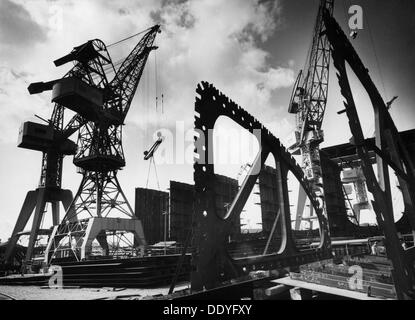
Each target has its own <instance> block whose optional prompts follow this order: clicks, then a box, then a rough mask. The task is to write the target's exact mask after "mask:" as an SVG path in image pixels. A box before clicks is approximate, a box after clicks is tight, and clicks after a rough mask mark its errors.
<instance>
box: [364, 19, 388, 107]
mask: <svg viewBox="0 0 415 320" xmlns="http://www.w3.org/2000/svg"><path fill="white" fill-rule="evenodd" d="M366 20H367V25H368V29H369V36H370V41H371V45H372V50H373V53H374V55H375V59H376V64H377V68H378V72H379V77H380V81H381V83H382V88H383V94H384V96H385V98H386V100H387V99H388V94H387V91H386V87H385V82H384V80H383V75H382V69H381V68H380V63H379V57H378V54H377V52H376V47H375V42H374V41H373V34H372V28H371V27H370V23H369V18H368V17H367V15H366Z"/></svg>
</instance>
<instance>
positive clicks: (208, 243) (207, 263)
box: [192, 82, 331, 290]
mask: <svg viewBox="0 0 415 320" xmlns="http://www.w3.org/2000/svg"><path fill="white" fill-rule="evenodd" d="M196 92H197V94H198V95H200V98H199V97H196V103H195V123H194V124H195V131H196V136H195V153H196V154H195V163H194V166H193V167H194V182H195V192H196V202H195V216H194V221H193V224H194V229H195V230H196V232H195V233H194V236H193V246H194V247H195V248H196V253H195V254H194V255H193V262H192V263H193V267H194V268H193V270H194V271H193V272H192V289H194V290H200V289H203V287H205V288H207V289H208V288H212V287H215V286H216V285H217V284H218V283H219V282H220V281H221V280H227V279H230V278H235V277H236V276H238V275H240V274H241V272H240V270H239V268H236V267H235V266H236V265H238V266H241V263H235V261H232V259H231V258H230V256H229V254H228V253H227V252H226V240H227V237H228V236H229V234H230V228H231V224H232V220H233V218H235V217H239V215H240V213H241V211H242V209H243V207H244V205H245V203H246V200H247V198H248V196H249V194H250V192H251V190H252V188H253V186H254V184H255V181H256V180H257V178H258V176H259V174H260V169H262V168H263V166H264V163H265V160H266V159H267V157H268V155H272V156H273V157H274V159H275V163H276V167H277V168H276V169H277V176H276V179H277V181H278V185H279V188H278V193H279V194H278V201H279V203H280V208H279V210H280V211H281V219H282V220H281V221H282V228H281V229H282V230H281V235H282V238H283V239H282V244H281V248H280V250H279V252H278V254H276V255H275V256H276V259H278V260H279V259H280V258H281V256H283V257H287V260H286V261H287V263H288V265H295V264H296V263H298V264H301V263H306V262H307V261H313V260H316V259H319V258H320V259H321V258H322V257H323V256H326V257H327V256H328V255H329V249H330V246H331V245H330V238H329V230H328V221H327V217H326V216H325V214H324V210H323V208H322V202H321V200H320V201H319V199H318V197H317V196H316V195H315V194H313V191H312V189H311V185H310V184H309V182H308V181H307V180H306V178H305V177H304V174H303V171H302V169H301V167H300V166H299V165H298V164H297V163H296V161H295V160H294V158H293V157H292V156H291V154H290V153H289V152H288V151H287V149H286V148H285V147H284V146H283V145H282V144H281V142H280V141H279V139H277V138H276V137H275V136H273V135H272V134H271V132H270V131H269V130H268V129H266V128H265V127H264V126H263V125H262V124H261V123H260V122H259V121H258V120H257V119H255V118H254V117H253V116H252V115H250V114H249V113H248V112H247V111H245V110H244V109H242V108H241V107H240V106H238V105H237V104H236V103H234V102H233V101H232V100H230V99H229V98H228V97H226V96H225V95H223V94H222V93H221V92H220V91H218V90H217V89H216V88H215V87H214V86H213V85H212V84H209V83H207V82H202V83H201V84H199V85H198V87H197V89H196ZM220 116H226V117H228V118H230V119H232V120H233V121H235V122H236V123H237V124H239V125H240V126H241V127H242V128H244V129H245V130H248V131H249V132H251V133H254V134H255V136H256V137H257V139H258V140H259V141H258V142H259V145H260V153H259V154H258V156H257V158H256V161H255V162H254V164H253V166H252V169H251V172H250V174H248V176H247V179H246V180H245V182H244V184H243V185H242V187H241V189H240V191H239V192H238V194H237V196H236V198H235V200H234V201H233V203H232V205H231V207H230V209H229V211H228V214H227V215H226V216H225V217H220V216H218V214H217V213H216V207H215V194H214V186H215V179H216V178H215V171H214V163H213V159H214V157H213V139H212V138H213V130H212V129H213V128H214V125H215V122H216V120H217V119H218V118H219V117H220ZM255 167H256V168H257V169H259V170H257V171H256V172H253V171H252V170H255ZM289 171H291V172H292V173H293V174H294V176H295V177H296V178H297V180H298V181H299V182H300V184H301V185H302V187H303V188H304V190H305V191H306V193H307V196H308V197H309V198H310V199H312V204H313V207H314V210H315V212H316V214H317V217H318V220H319V223H320V234H321V242H320V245H319V247H318V249H317V250H312V251H311V250H310V251H309V252H302V253H299V252H298V251H297V249H296V247H295V245H294V242H293V240H292V229H291V216H290V211H289V199H288V187H287V174H288V172H289ZM295 257H299V258H298V259H297V258H295ZM290 258H292V259H290ZM271 260H272V259H271ZM253 261H255V263H258V264H259V265H263V263H262V262H267V261H268V262H269V261H270V256H269V255H268V256H264V258H261V257H255V259H253ZM285 266H287V264H286V265H285Z"/></svg>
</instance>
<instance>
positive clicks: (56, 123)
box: [4, 68, 84, 263]
mask: <svg viewBox="0 0 415 320" xmlns="http://www.w3.org/2000/svg"><path fill="white" fill-rule="evenodd" d="M74 70H75V68H73V69H72V70H70V71H69V72H68V73H67V74H66V75H65V77H67V76H70V75H71V74H72V72H73V71H74ZM54 83H55V81H51V82H48V83H40V82H39V83H33V84H31V85H30V86H29V88H28V89H29V93H30V94H35V93H40V92H43V91H45V90H51V89H52V87H53V84H54ZM64 109H65V108H64V107H63V106H62V105H60V104H58V103H55V106H54V108H53V111H52V115H51V117H50V119H49V120H47V121H46V120H45V121H46V122H47V124H41V123H34V122H31V121H27V122H24V123H23V125H22V127H21V128H20V131H19V141H18V147H19V148H24V149H29V150H34V151H41V152H42V165H41V173H40V179H39V184H38V187H37V189H35V190H31V191H29V192H28V193H27V194H26V198H25V200H24V202H23V206H22V208H21V210H20V214H19V216H18V218H17V221H16V224H15V227H14V229H13V232H12V235H11V237H10V239H9V242H8V245H7V250H6V254H5V258H4V261H5V262H6V263H8V262H11V260H12V259H13V257H14V253H15V248H16V244H17V242H18V240H19V238H20V237H21V236H22V235H29V242H28V246H27V251H26V256H25V261H26V263H27V262H28V261H30V260H31V259H32V256H33V254H34V250H35V244H36V241H37V240H38V237H39V235H41V234H43V235H50V230H46V229H45V230H40V228H41V222H42V221H43V219H44V216H45V213H46V210H45V209H46V204H47V203H50V204H51V207H52V223H53V225H58V224H59V223H60V213H59V211H60V210H59V203H60V202H62V204H63V207H64V209H65V210H68V209H69V207H70V204H71V202H72V200H73V195H72V192H71V191H70V190H64V189H62V168H63V158H64V157H65V156H67V155H75V153H76V148H77V147H76V144H75V143H74V142H73V141H71V140H70V139H69V137H70V136H71V135H72V134H74V133H75V132H76V131H77V130H78V129H79V128H80V127H81V126H82V125H83V124H84V119H83V118H82V117H80V116H79V115H75V116H73V117H72V119H71V120H70V121H69V122H68V123H67V124H66V125H65V126H64V111H65V110H64ZM33 212H34V214H33ZM32 214H33V222H32V227H31V228H30V230H29V231H24V228H25V227H26V225H27V223H28V221H29V219H30V217H31V216H32Z"/></svg>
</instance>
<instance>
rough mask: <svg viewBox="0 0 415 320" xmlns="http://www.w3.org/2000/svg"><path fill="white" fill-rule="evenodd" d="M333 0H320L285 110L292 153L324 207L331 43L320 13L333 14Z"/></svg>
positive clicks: (299, 209)
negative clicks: (292, 123) (292, 117)
mask: <svg viewBox="0 0 415 320" xmlns="http://www.w3.org/2000/svg"><path fill="white" fill-rule="evenodd" d="M333 8H334V0H320V5H319V9H318V14H317V20H316V23H315V27H314V33H313V42H312V45H311V49H310V54H309V56H308V57H307V58H308V61H307V66H306V69H305V71H304V72H303V71H300V73H299V75H298V77H297V81H296V83H295V86H294V90H293V94H292V97H291V101H290V104H289V109H288V112H290V113H294V114H296V123H297V126H296V131H295V137H296V143H295V144H294V145H293V146H292V147H291V150H294V154H301V157H302V167H303V170H304V172H305V175H306V177H307V179H308V180H309V181H310V182H311V185H312V187H313V189H314V191H315V192H316V194H318V195H319V198H320V199H321V201H322V202H323V203H322V204H323V206H324V193H323V188H322V186H323V181H322V172H321V165H320V153H319V145H320V143H322V142H323V140H324V135H323V131H322V130H321V126H322V123H323V118H324V113H325V110H326V104H327V93H328V83H329V66H330V44H329V42H328V39H327V36H326V33H325V26H324V22H323V12H324V10H325V9H327V10H328V12H329V13H330V15H332V14H333ZM305 199H306V196H305V192H304V190H302V189H301V188H300V192H299V197H298V205H297V217H296V222H295V229H296V230H298V229H299V228H300V223H301V220H302V214H303V209H304V205H305Z"/></svg>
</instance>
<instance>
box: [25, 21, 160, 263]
mask: <svg viewBox="0 0 415 320" xmlns="http://www.w3.org/2000/svg"><path fill="white" fill-rule="evenodd" d="M159 31H160V26H158V25H156V26H154V27H152V28H149V29H147V30H145V31H144V32H146V33H145V35H144V36H143V37H142V39H141V40H140V41H139V43H138V44H137V45H136V46H135V47H134V49H133V50H132V51H131V53H130V54H129V55H128V57H127V58H126V59H125V60H124V61H123V63H122V65H121V66H120V67H119V69H118V70H117V71H115V67H114V64H113V63H112V60H111V58H110V55H109V53H108V51H107V47H106V46H105V44H104V43H103V42H102V41H101V40H98V39H95V40H90V41H88V42H86V43H84V44H82V45H80V46H78V47H75V48H74V49H73V50H72V51H71V52H70V53H69V54H68V55H66V56H64V57H62V58H60V59H58V60H56V61H55V65H56V66H61V65H63V64H66V63H68V62H73V63H74V64H75V65H74V67H73V68H72V69H71V70H70V71H69V72H68V73H67V74H66V75H65V76H64V77H63V78H61V79H58V80H53V81H49V82H46V83H43V82H38V83H34V84H32V85H31V86H29V91H30V93H40V92H42V91H45V90H53V93H52V102H54V103H55V109H54V110H59V112H63V109H64V108H68V109H70V110H72V111H74V112H75V113H76V115H75V116H74V117H73V119H72V120H71V121H70V122H69V123H68V125H67V126H66V127H65V128H64V129H62V127H63V124H62V125H60V127H59V128H56V130H55V131H56V132H58V133H59V134H60V136H61V137H65V138H66V137H69V135H71V134H72V133H74V132H75V131H79V135H78V142H77V148H72V149H71V150H70V151H71V152H70V153H67V154H74V164H75V165H76V166H77V167H78V168H79V171H80V172H81V173H82V175H83V178H82V182H81V185H80V187H79V189H78V191H77V193H76V195H75V197H74V198H73V200H72V202H71V203H70V205H69V206H68V205H67V203H65V204H66V206H65V209H66V214H65V217H64V219H63V220H62V222H61V223H60V224H59V225H57V226H55V227H54V229H53V231H52V234H51V236H50V241H49V243H48V246H47V249H46V254H45V257H46V260H48V252H49V251H50V250H54V251H55V253H56V251H57V250H59V249H62V248H63V249H68V248H69V250H70V251H71V252H72V253H74V254H75V257H77V258H79V257H78V255H77V253H80V252H82V254H81V256H82V257H83V258H84V257H85V248H86V246H87V245H91V244H92V241H93V240H94V239H97V240H98V241H99V242H100V244H101V246H102V247H103V248H104V250H106V251H108V244H107V241H106V232H107V231H108V230H110V231H111V232H113V233H114V232H118V231H119V230H122V231H123V232H132V233H133V234H134V236H135V239H136V240H137V243H139V244H145V238H144V233H143V230H142V226H141V222H140V221H139V220H138V219H137V218H135V216H134V212H133V210H132V208H131V206H130V205H129V203H128V201H127V199H126V197H125V195H124V193H123V191H122V189H121V186H120V184H119V182H118V179H117V171H118V170H120V169H122V167H124V166H125V158H124V152H123V148H122V141H121V139H122V125H124V120H125V118H126V116H127V113H128V110H129V108H130V105H131V102H132V99H133V97H134V94H135V92H136V89H137V86H138V83H139V81H140V78H141V75H142V73H143V70H144V67H145V64H146V62H147V58H148V56H149V53H150V52H151V51H152V50H154V49H156V48H157V47H155V46H153V43H154V40H155V37H156V34H157V32H159ZM112 72H113V74H115V75H114V77H113V79H112V80H111V81H109V80H108V78H109V74H111V73H112ZM62 121H63V120H62ZM62 123H63V122H62ZM56 141H58V140H56ZM59 141H64V140H62V139H61V140H59ZM75 150H76V152H75ZM41 151H44V159H46V160H48V161H46V160H45V161H44V163H48V164H49V166H50V164H51V163H52V164H55V165H56V166H57V167H59V170H58V171H57V172H59V179H60V174H61V172H62V158H63V154H62V153H59V152H58V153H57V154H56V156H55V159H53V161H52V159H51V158H52V154H51V153H50V152H49V153H48V152H45V151H47V150H41ZM42 168H43V167H42ZM42 172H43V169H42ZM55 172H56V171H55ZM53 175H54V174H53V173H51V174H50V175H49V176H50V177H52V176H53ZM59 186H60V180H59ZM110 213H111V215H113V214H115V216H116V218H113V219H111V218H109V214H110ZM120 217H128V218H129V219H120ZM84 218H88V219H84ZM94 218H96V219H94ZM55 220H56V219H54V224H55V222H56V221H55ZM88 225H89V229H88V228H87V227H88ZM87 229H88V230H87ZM97 230H98V231H97ZM95 231H96V232H97V233H94V232H95ZM91 232H92V233H94V234H91ZM84 236H86V237H87V238H86V239H84V238H83V237H84ZM88 237H92V238H91V239H89V238H88ZM64 238H66V239H67V240H68V241H66V244H67V245H68V246H66V247H65V243H64V242H65V241H63V239H64ZM74 241H75V243H74ZM87 250H88V248H87Z"/></svg>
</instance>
